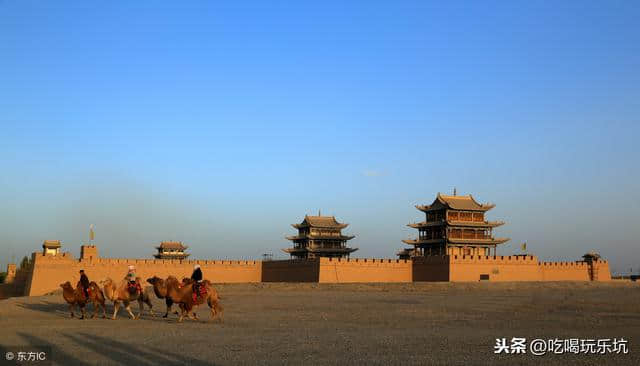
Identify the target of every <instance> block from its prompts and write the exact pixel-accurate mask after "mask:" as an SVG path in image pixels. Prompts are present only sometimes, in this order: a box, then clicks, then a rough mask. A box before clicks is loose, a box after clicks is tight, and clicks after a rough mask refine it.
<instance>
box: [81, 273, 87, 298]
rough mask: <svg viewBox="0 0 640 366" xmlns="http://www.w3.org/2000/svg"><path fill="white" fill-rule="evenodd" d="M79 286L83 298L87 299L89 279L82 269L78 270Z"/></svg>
mask: <svg viewBox="0 0 640 366" xmlns="http://www.w3.org/2000/svg"><path fill="white" fill-rule="evenodd" d="M80 286H82V292H83V293H84V297H86V298H87V299H88V298H89V278H88V277H87V275H86V274H85V273H84V269H81V270H80Z"/></svg>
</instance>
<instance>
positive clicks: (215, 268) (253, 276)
mask: <svg viewBox="0 0 640 366" xmlns="http://www.w3.org/2000/svg"><path fill="white" fill-rule="evenodd" d="M33 258H34V269H33V275H32V276H31V281H30V283H29V284H28V285H27V286H26V291H25V294H26V295H29V296H37V295H43V294H46V293H48V292H51V291H54V290H56V289H58V288H59V286H60V284H61V283H63V282H65V281H70V282H71V283H72V284H73V285H74V286H75V284H76V283H77V282H78V281H79V280H80V274H79V273H78V272H79V271H80V269H84V270H85V273H86V274H87V276H88V277H89V280H91V281H96V282H98V281H101V280H103V279H105V278H111V279H113V280H118V279H122V278H124V277H125V275H126V274H127V268H128V266H129V265H134V266H135V267H136V275H137V276H138V277H140V278H142V279H143V280H145V279H147V278H149V277H152V276H158V277H162V278H166V277H167V276H169V275H172V276H176V277H178V278H182V277H189V276H190V275H191V273H192V271H193V266H194V265H195V264H199V265H200V266H201V268H202V271H203V272H204V273H205V278H208V279H211V280H212V281H213V282H217V283H232V282H260V281H261V280H262V265H261V262H260V261H238V260H163V259H117V258H113V259H112V258H109V259H106V258H95V257H93V258H90V259H79V260H76V259H73V257H72V256H71V255H70V254H69V253H63V255H58V256H51V255H43V254H41V253H34V257H33Z"/></svg>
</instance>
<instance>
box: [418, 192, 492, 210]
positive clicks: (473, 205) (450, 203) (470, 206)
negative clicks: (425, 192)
mask: <svg viewBox="0 0 640 366" xmlns="http://www.w3.org/2000/svg"><path fill="white" fill-rule="evenodd" d="M495 206H496V205H494V204H489V203H484V204H483V203H479V202H478V201H476V200H475V199H474V198H473V196H472V195H470V194H468V195H466V196H449V195H444V194H440V193H438V195H437V196H436V199H435V200H434V201H433V203H432V204H430V205H417V206H416V208H417V209H418V210H420V211H424V212H426V211H432V210H437V209H440V208H450V209H453V210H466V211H488V210H490V209H492V208H494V207H495Z"/></svg>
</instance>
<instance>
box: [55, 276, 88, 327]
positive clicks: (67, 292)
mask: <svg viewBox="0 0 640 366" xmlns="http://www.w3.org/2000/svg"><path fill="white" fill-rule="evenodd" d="M60 287H62V297H64V300H65V301H66V302H67V303H68V304H69V310H70V311H71V317H72V318H73V317H75V315H73V308H74V307H75V306H76V305H78V307H79V308H80V311H81V312H82V316H81V317H80V319H84V307H85V305H87V299H86V298H85V297H84V294H83V293H82V290H80V289H78V288H75V289H74V288H73V287H72V286H71V282H69V281H67V282H65V283H61V284H60Z"/></svg>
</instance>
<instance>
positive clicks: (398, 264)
mask: <svg viewBox="0 0 640 366" xmlns="http://www.w3.org/2000/svg"><path fill="white" fill-rule="evenodd" d="M83 254H84V255H85V257H83V258H80V259H74V258H73V256H72V255H71V254H70V253H63V254H61V255H57V256H52V255H43V254H42V253H34V254H33V256H32V259H33V265H32V267H31V268H28V269H23V270H19V271H17V272H16V276H15V279H14V280H13V283H11V284H7V285H3V286H0V297H2V296H4V297H6V296H20V295H28V296H37V295H43V294H46V293H48V292H51V291H54V290H57V289H58V288H59V286H60V284H61V283H63V282H65V281H71V283H72V284H73V285H75V284H76V283H77V281H78V280H79V279H80V276H79V273H78V272H79V271H80V269H84V270H85V272H86V273H87V275H88V276H89V279H90V280H93V281H96V282H98V281H100V280H103V279H105V278H107V277H109V278H112V279H114V280H117V279H121V278H124V276H125V274H126V273H127V267H128V266H129V265H134V266H135V267H136V273H137V275H138V276H139V277H141V278H143V279H146V278H148V277H152V276H159V277H162V278H166V277H167V276H169V275H173V276H176V277H178V278H181V277H188V276H190V274H191V272H192V270H193V266H194V265H195V264H196V263H197V264H199V265H200V266H201V267H202V270H203V272H204V275H205V278H207V279H209V280H211V281H213V282H217V283H234V282H235V283H241V282H244V283H246V282H320V283H349V282H418V281H453V282H465V281H480V280H486V281H609V280H611V273H610V271H609V263H608V262H607V261H603V260H600V261H595V262H593V263H587V262H582V261H580V262H540V261H539V260H538V258H537V257H535V256H495V257H493V256H464V255H462V256H460V255H444V256H432V257H426V258H421V259H415V260H397V259H370V258H366V259H365V258H358V259H337V258H319V259H310V260H285V261H265V262H262V261H238V260H158V259H111V258H109V259H107V258H99V257H98V256H97V249H96V250H85V251H83Z"/></svg>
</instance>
